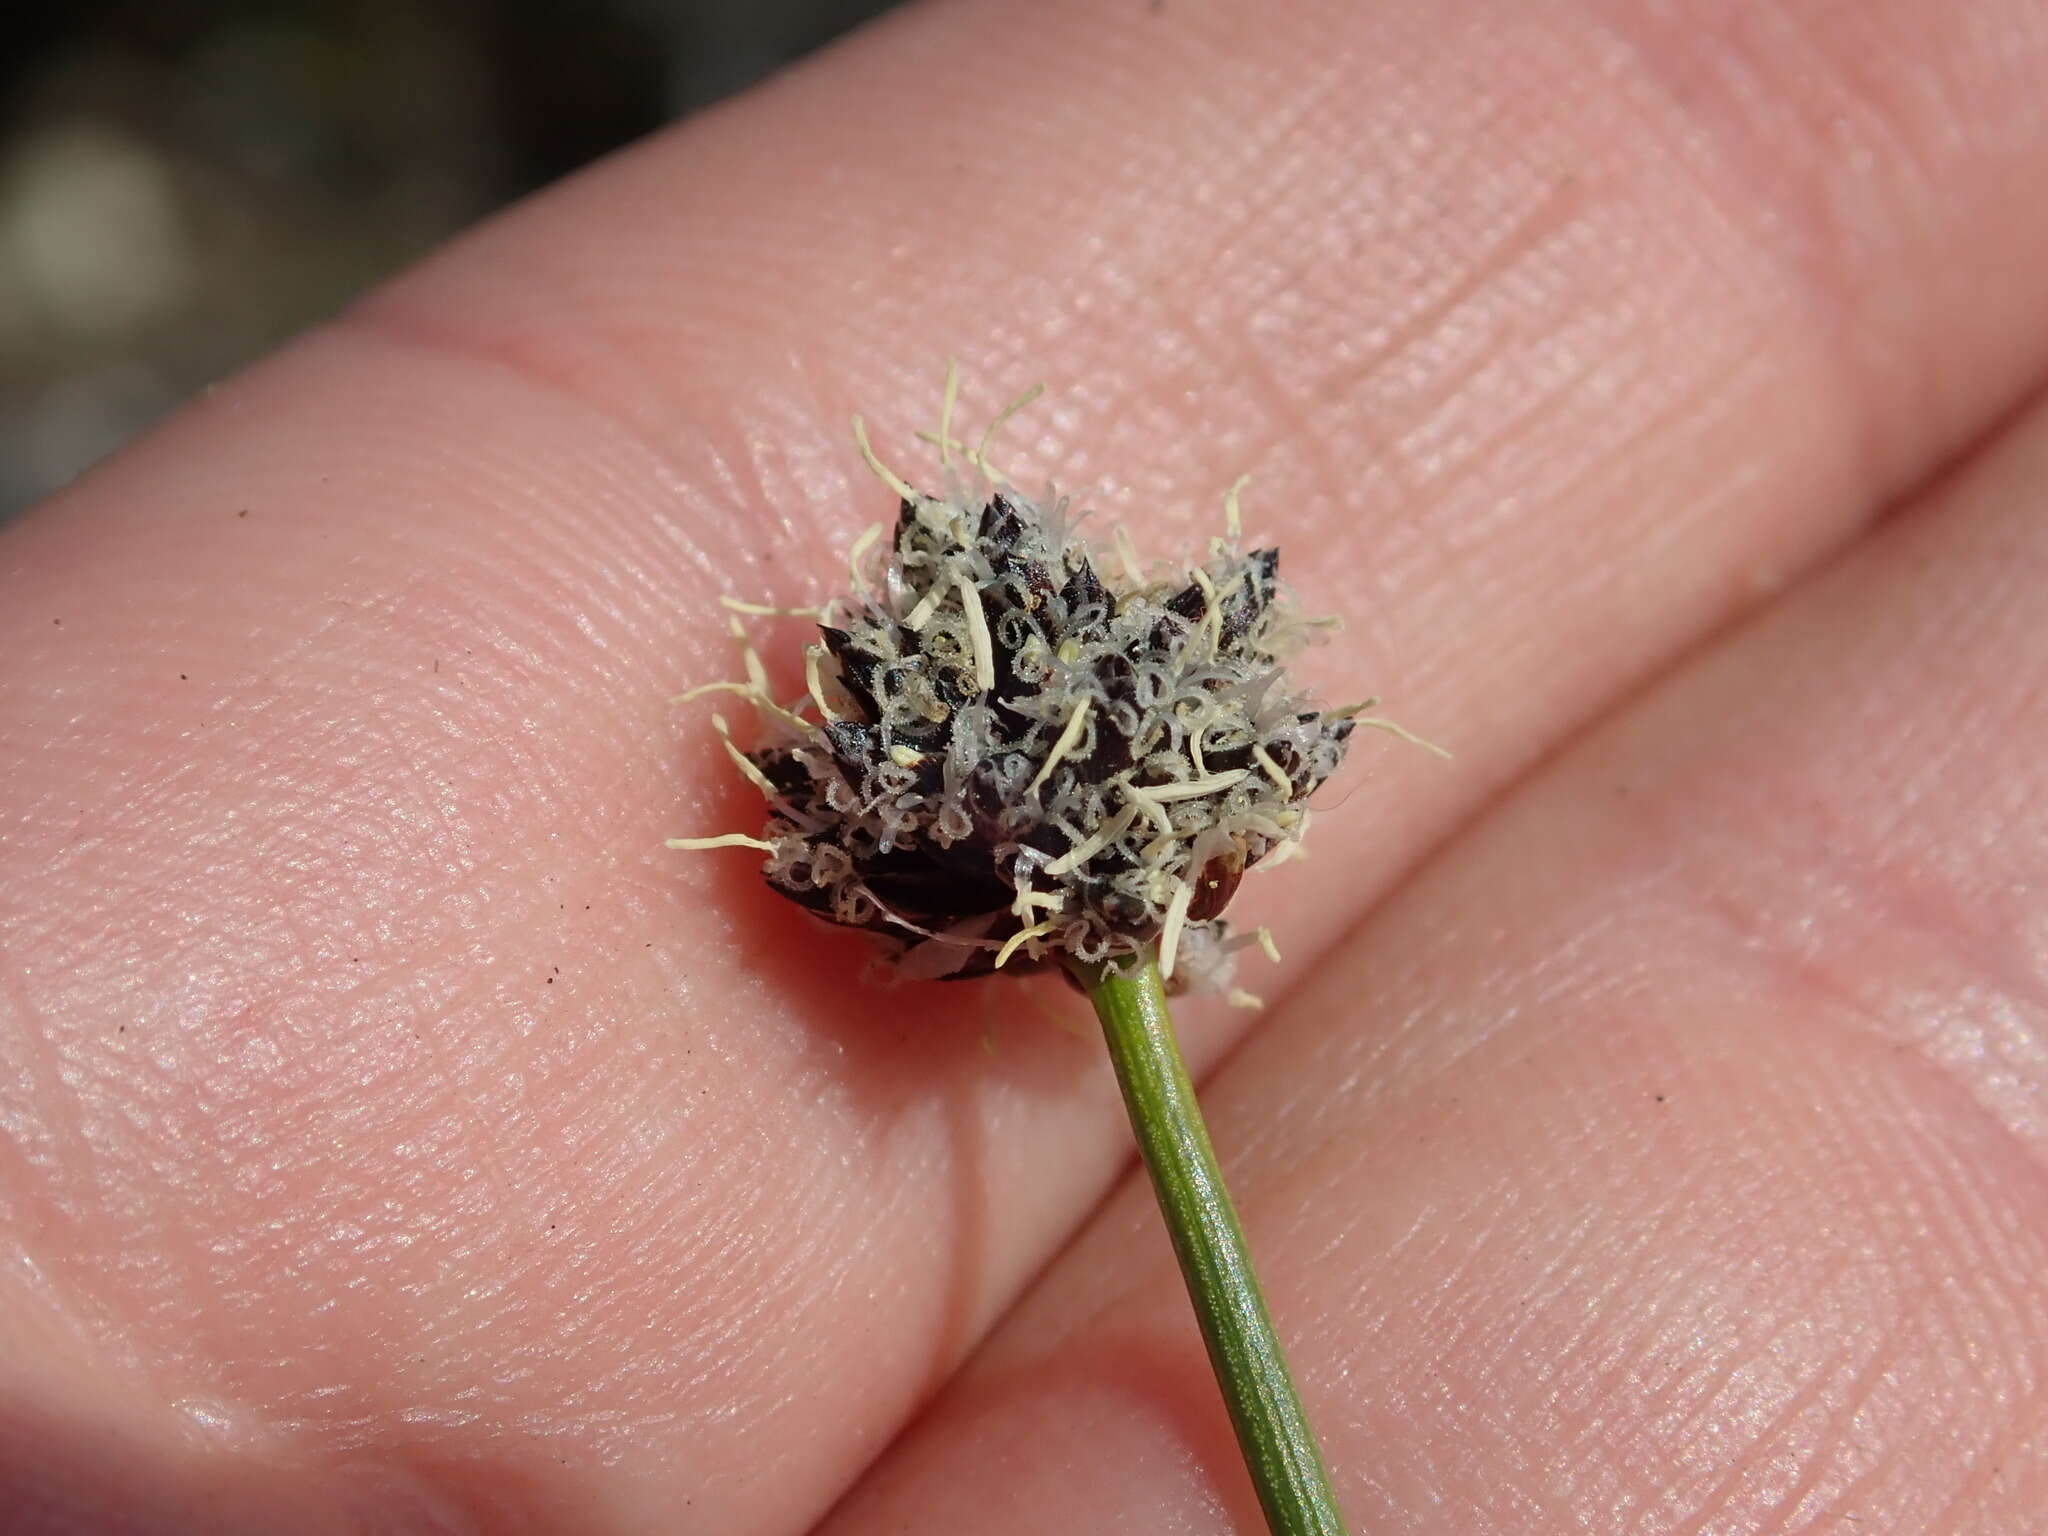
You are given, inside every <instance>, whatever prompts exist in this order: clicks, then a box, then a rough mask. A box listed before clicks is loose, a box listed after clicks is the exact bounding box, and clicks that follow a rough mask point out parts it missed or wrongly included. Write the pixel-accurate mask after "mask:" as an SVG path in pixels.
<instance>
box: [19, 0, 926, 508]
mask: <svg viewBox="0 0 2048 1536" xmlns="http://www.w3.org/2000/svg"><path fill="white" fill-rule="evenodd" d="M890 3H891V0H671V3H661V0H582V3H577V0H502V3H489V0H418V3H413V4H404V3H399V0H301V3H297V4H289V3H270V4H259V3H255V0H169V3H165V0H154V3H151V0H125V3H116V0H103V3H98V4H95V3H91V0H81V3H73V4H70V5H58V4H48V3H46V4H44V5H41V6H36V7H33V8H28V9H25V10H17V11H16V12H14V13H12V14H13V16H14V19H13V20H11V21H10V22H9V23H8V24H7V39H6V44H5V46H4V47H0V519H4V518H5V517H6V516H7V515H8V514H9V513H10V512H12V511H14V510H18V509H19V508H20V507H22V506H24V505H26V504H27V503H28V502H30V501H33V500H35V499H36V498H38V497H40V496H42V495H44V494H46V493H47V492H49V491H50V490H52V489H54V488H55V487H56V486H58V485H61V484H62V483H63V482H64V481H65V480H67V479H69V478H70V477H71V476H72V475H74V474H75V473H77V472H78V470H80V469H81V468H83V467H84V466H85V465H87V464H89V463H90V462H91V461H92V460H94V459H95V458H98V457H99V456H100V455H101V454H103V453H105V452H106V451H107V450H109V449H110V448H112V447H114V446H115V445H117V444H118V443H120V442H121V441H122V440H123V439H124V438H126V437H127V436H128V435H130V434H131V433H133V432H134V431H135V430H136V429H137V428H139V427H141V426H143V425H145V424H147V423H148V422H149V421H150V420H151V419H153V418H154V417H156V416H157V415H159V414H161V413H162V412H163V411H164V410H166V409H167V408H169V407H170V406H172V405H174V404H176V403H177V402H178V401H179V400H180V399H182V398H184V397H185V396H186V395H187V394H189V393H191V392H192V391H193V390H195V389H197V388H199V387H200V386H202V385H204V384H205V383H206V382H207V381H208V380H209V379H213V378H217V377H219V376H220V375H221V374H222V373H224V372H226V371H227V370H229V369H231V368H233V367H234V366H236V365H237V364H238V363H240V362H242V361H244V360H246V359H248V358H249V357H252V356H254V355H255V354H257V353H259V352H261V351H263V350H264V349H266V348H268V347H270V346H273V345H275V344H276V343H277V342H279V341H280V340H282V339H283V338H285V337H286V336H288V335H290V334H291V333H292V332H293V331H295V330H297V329H299V328H301V327H302V326H304V325H306V324H308V323H310V322H312V321H314V320H317V319H319V318H321V317H322V316H324V315H327V314H331V313H332V312H333V311H334V310H335V309H336V308H337V307H338V306H340V305H341V304H343V303H344V302H346V301H347V299H348V298H349V297H350V296H351V295H353V294H355V293H357V292H359V291H361V290H362V289H363V288H364V287H366V286H368V285H369V284H370V283H372V282H374V281H375V280H376V279H377V278H379V277H381V276H383V275H384V274H385V273H387V272H389V271H390V270H391V269H392V268H394V267H396V266H398V265H400V264H401V263H403V262H404V261H406V260H408V259H409V258H411V257H413V256H415V255H417V254H418V253H419V252H421V251H423V250H425V249H427V248H428V247H429V246H431V245H433V244H434V243H435V242H437V241H439V240H441V239H443V238H445V237H446V236H448V235H449V234H451V233H453V232H454V231H456V230H457V229H460V228H461V227H462V226H463V225H465V224H467V223H469V222H471V221H473V220H474V219H476V218H477V217H479V216H480V215H482V214H484V213H486V212H488V211H490V210H491V209H492V208H494V207H496V206H497V205H499V204H500V203H503V202H505V201H506V200H508V199H510V198H513V197H516V196H518V195H519V194H520V193H522V192H526V191H528V190H530V189H532V188H534V187H536V186H539V185H541V184H542V183H544V182H547V181H550V180H552V179H554V178H555V177H557V176H560V175H563V174H564V173H566V172H568V171H571V170H573V169H575V168H576V167H577V166H579V165H581V164H583V163H584V162H586V161H588V160H590V159H592V158H593V157H595V156H597V155H600V154H603V153H604V152H605V151H607V150H609V149H612V148H614V147H615V146H617V145H620V144H623V143H625V142H627V141H628V140H631V139H633V138H636V137H638V136H640V135H641V134H644V133H646V132H648V131H650V130H651V129H653V128H655V127H657V126H659V125H660V124H661V123H663V122H665V121H667V120H669V119H671V118H673V117H675V116H677V115H679V114H681V113H685V112H689V111H691V110H693V109H695V108H697V107H700V106H703V105H706V104H707V103H709V102H712V101H715V100H717V99H718V98H719V97H721V96H724V95H727V94H729V93H730V92H732V91H735V90H738V89H740V88H741V87H743V86H745V85H747V84H749V83H751V82H752V81H753V80H755V79H757V78H759V77H760V76H761V75H763V74H765V73H767V72H768V71H770V70H772V69H774V68H776V67H777V66H778V65H781V64H783V63H786V62H787V61H789V60H791V59H793V58H796V57H798V56H799V55H801V54H803V53H806V52H808V51H810V50H811V49H813V48H815V47H817V46H819V45H820V44H822V43H824V42H826V41H828V40H830V39H831V38H832V37H834V36H836V35H837V34H838V33H840V32H842V31H844V30H845V29H847V28H848V27H850V26H853V25H854V24H856V23H858V22H860V21H862V20H865V19H866V18H867V17H869V16H870V15H873V14H875V13H876V12H879V11H882V10H886V9H888V7H889V4H890Z"/></svg>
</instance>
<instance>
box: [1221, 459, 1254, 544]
mask: <svg viewBox="0 0 2048 1536" xmlns="http://www.w3.org/2000/svg"><path fill="white" fill-rule="evenodd" d="M1251 483H1252V477H1251V476H1250V475H1239V476H1238V477H1237V483H1236V484H1235V485H1233V486H1231V488H1230V489H1229V490H1227V491H1225V492H1224V493H1223V532H1224V534H1225V535H1226V536H1227V537H1228V538H1229V540H1230V542H1231V543H1233V544H1235V543H1236V542H1237V541H1238V540H1239V539H1240V538H1242V537H1243V536H1244V521H1243V519H1242V518H1240V517H1239V516H1238V512H1237V498H1238V497H1239V496H1240V495H1242V494H1243V492H1244V488H1245V487H1246V486H1248V485H1250V484H1251Z"/></svg>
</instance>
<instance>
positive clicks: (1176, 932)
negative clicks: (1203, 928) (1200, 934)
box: [1159, 879, 1195, 981]
mask: <svg viewBox="0 0 2048 1536" xmlns="http://www.w3.org/2000/svg"><path fill="white" fill-rule="evenodd" d="M1194 899H1195V882H1194V881H1193V880H1191V879H1183V880H1182V881H1181V882H1180V884H1179V885H1177V886H1175V887H1174V892H1173V900H1172V901H1171V902H1169V903H1168V904H1167V908H1166V925H1165V926H1164V927H1162V928H1161V929H1160V930H1159V974H1160V976H1162V977H1163V978H1165V979H1166V980H1168V981H1171V980H1172V979H1173V963H1174V961H1175V960H1177V959H1179V958H1180V931H1181V929H1182V928H1183V927H1185V926H1186V925H1187V920H1188V903H1189V902H1191V901H1193V900H1194Z"/></svg>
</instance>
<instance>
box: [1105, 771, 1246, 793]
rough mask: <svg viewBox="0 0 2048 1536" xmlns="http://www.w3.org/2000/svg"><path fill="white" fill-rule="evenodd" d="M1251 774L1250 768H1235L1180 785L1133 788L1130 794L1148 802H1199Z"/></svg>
mask: <svg viewBox="0 0 2048 1536" xmlns="http://www.w3.org/2000/svg"><path fill="white" fill-rule="evenodd" d="M1250 774H1251V769H1249V768H1233V769H1231V770H1230V771H1229V772H1228V773H1212V774H1210V775H1209V776H1208V777H1207V778H1201V779H1188V780H1185V781H1184V782H1182V783H1179V784H1150V785H1147V786H1146V787H1145V788H1143V789H1137V788H1133V789H1131V790H1130V793H1131V794H1133V795H1141V796H1143V797H1144V798H1145V799H1147V800H1158V801H1167V800H1199V799H1201V797H1202V796H1204V795H1213V794H1215V793H1216V792H1217V791H1218V790H1222V789H1228V788H1230V786H1231V785H1233V784H1235V783H1237V782H1238V781H1240V780H1241V779H1245V778H1248V777H1249V776H1250Z"/></svg>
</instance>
